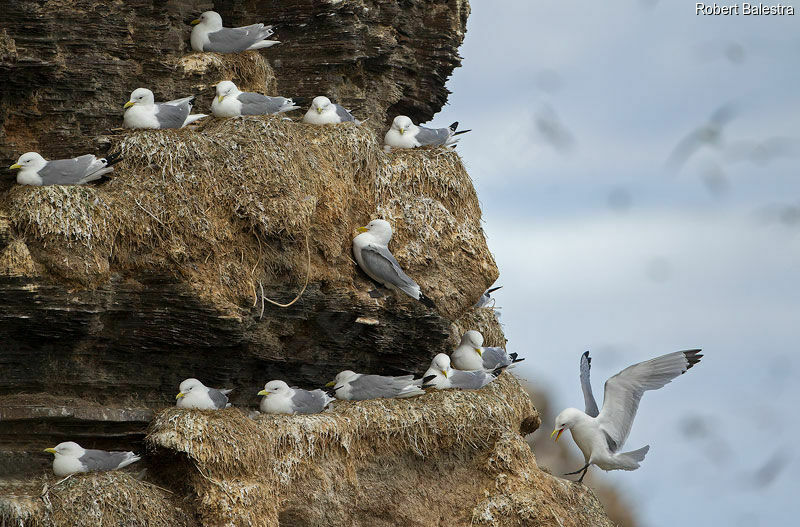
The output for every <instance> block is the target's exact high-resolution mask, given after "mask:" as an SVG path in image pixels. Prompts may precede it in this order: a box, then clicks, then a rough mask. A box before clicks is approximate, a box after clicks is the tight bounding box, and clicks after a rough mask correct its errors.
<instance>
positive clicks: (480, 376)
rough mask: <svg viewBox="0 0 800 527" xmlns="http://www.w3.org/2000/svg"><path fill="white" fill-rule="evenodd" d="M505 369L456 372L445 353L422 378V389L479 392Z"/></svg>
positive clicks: (434, 360)
mask: <svg viewBox="0 0 800 527" xmlns="http://www.w3.org/2000/svg"><path fill="white" fill-rule="evenodd" d="M503 369H504V368H502V367H501V368H497V369H495V370H493V371H485V370H475V371H463V370H456V369H453V368H452V367H451V366H450V357H448V356H447V355H445V354H444V353H439V354H438V355H436V356H435V357H434V358H433V360H432V361H431V367H430V368H428V371H426V372H425V375H423V376H422V387H423V388H436V389H437V390H448V389H450V388H460V389H462V390H478V389H480V388H483V387H484V386H486V385H487V384H489V383H490V382H492V381H493V380H495V379H496V378H497V376H498V375H500V374H501V373H502V372H503Z"/></svg>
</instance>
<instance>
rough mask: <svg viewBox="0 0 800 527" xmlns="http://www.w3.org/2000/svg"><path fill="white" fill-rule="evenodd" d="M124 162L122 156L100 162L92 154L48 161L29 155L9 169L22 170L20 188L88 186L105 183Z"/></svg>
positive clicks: (23, 155)
mask: <svg viewBox="0 0 800 527" xmlns="http://www.w3.org/2000/svg"><path fill="white" fill-rule="evenodd" d="M120 161H122V158H121V157H119V156H108V157H107V158H99V159H98V158H97V157H95V156H93V155H92V154H86V155H84V156H80V157H76V158H74V159H56V160H54V161H48V160H46V159H45V158H43V157H42V156H41V155H39V154H38V153H36V152H27V153H25V154H22V155H21V156H19V159H17V162H16V163H14V164H13V165H11V166H10V167H8V168H9V170H16V169H19V172H18V173H17V183H19V184H20V185H34V186H46V185H85V184H87V183H91V182H93V181H98V180H101V179H105V178H103V176H104V175H106V174H108V173H109V172H113V171H114V169H113V168H112V166H113V165H114V164H116V163H119V162H120Z"/></svg>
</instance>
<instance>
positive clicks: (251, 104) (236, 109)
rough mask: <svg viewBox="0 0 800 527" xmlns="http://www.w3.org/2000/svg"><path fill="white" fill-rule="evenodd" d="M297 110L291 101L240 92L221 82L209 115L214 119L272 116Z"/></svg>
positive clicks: (233, 85)
mask: <svg viewBox="0 0 800 527" xmlns="http://www.w3.org/2000/svg"><path fill="white" fill-rule="evenodd" d="M298 108H300V107H299V106H296V105H295V104H294V101H292V99H287V98H286V97H269V96H267V95H261V94H260V93H251V92H245V91H241V90H240V89H239V88H238V87H237V86H236V85H235V84H234V83H233V82H231V81H222V82H220V83H219V84H217V96H216V97H214V101H213V102H212V103H211V113H212V114H214V116H215V117H239V116H241V115H272V114H276V113H283V112H289V111H291V110H297V109H298Z"/></svg>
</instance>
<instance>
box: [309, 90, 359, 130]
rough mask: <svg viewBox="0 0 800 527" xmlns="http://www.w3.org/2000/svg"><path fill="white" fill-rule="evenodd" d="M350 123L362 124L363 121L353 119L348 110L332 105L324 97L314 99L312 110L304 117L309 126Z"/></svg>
mask: <svg viewBox="0 0 800 527" xmlns="http://www.w3.org/2000/svg"><path fill="white" fill-rule="evenodd" d="M350 121H352V122H354V123H356V124H361V121H359V120H358V119H356V118H355V117H353V115H352V114H351V113H350V112H349V111H348V110H345V109H344V107H342V106H339V105H338V104H335V103H332V102H331V100H330V99H328V98H327V97H324V96H319V97H314V99H313V100H312V101H311V108H309V109H308V111H307V112H306V114H305V115H304V116H303V122H304V123H308V124H338V123H346V122H350Z"/></svg>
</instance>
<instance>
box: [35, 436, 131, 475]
mask: <svg viewBox="0 0 800 527" xmlns="http://www.w3.org/2000/svg"><path fill="white" fill-rule="evenodd" d="M44 451H45V452H48V453H50V454H55V458H53V473H54V474H55V475H56V476H69V475H70V474H76V473H78V472H105V471H108V470H117V469H118V468H123V467H127V466H128V465H130V464H131V463H135V462H136V461H139V460H140V459H141V458H140V457H139V456H137V455H136V454H134V453H133V452H106V451H105V450H87V449H85V448H83V447H82V446H80V445H79V444H78V443H73V442H72V441H67V442H66V443H59V444H58V445H56V447H55V448H46V449H45V450H44Z"/></svg>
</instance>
